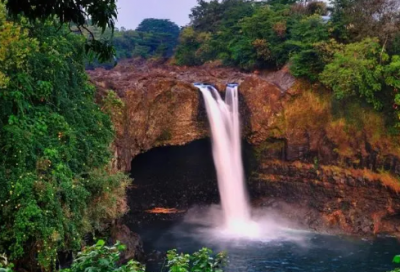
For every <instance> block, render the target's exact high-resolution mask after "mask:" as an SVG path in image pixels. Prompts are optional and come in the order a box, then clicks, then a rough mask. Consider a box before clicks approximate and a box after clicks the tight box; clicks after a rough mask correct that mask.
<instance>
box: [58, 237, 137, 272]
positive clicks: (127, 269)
mask: <svg viewBox="0 0 400 272" xmlns="http://www.w3.org/2000/svg"><path fill="white" fill-rule="evenodd" d="M123 250H125V246H124V245H121V244H120V243H117V244H115V245H114V246H111V247H109V246H106V245H105V242H104V241H103V240H99V241H98V242H97V243H96V244H95V245H93V246H89V247H86V248H84V249H83V250H82V251H81V252H79V253H78V255H77V257H76V258H75V259H74V262H73V264H72V266H71V268H69V269H64V270H61V271H60V272H89V271H95V272H144V271H145V267H144V266H143V265H141V264H140V263H139V262H136V261H133V260H130V261H128V263H127V264H125V265H118V261H119V258H120V252H121V251H123Z"/></svg>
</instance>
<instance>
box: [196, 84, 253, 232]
mask: <svg viewBox="0 0 400 272" xmlns="http://www.w3.org/2000/svg"><path fill="white" fill-rule="evenodd" d="M195 86H196V87H198V88H199V89H200V91H201V93H202V94H203V97H204V100H205V104H206V111H207V115H208V119H209V123H210V127H211V134H212V147H213V158H214V163H215V167H216V170H217V178H218V187H219V193H220V196H221V204H222V208H223V211H224V215H225V224H226V226H225V228H226V230H227V231H229V232H233V233H235V234H240V235H246V234H250V233H249V232H252V234H255V233H254V232H256V230H255V228H256V225H255V223H253V222H252V221H251V218H250V208H249V204H248V199H247V194H246V191H245V187H244V172H243V163H242V154H241V138H240V122H239V94H238V87H237V85H234V84H230V85H228V86H227V89H226V94H225V101H223V100H222V98H221V96H220V94H219V93H218V91H217V90H216V89H215V88H214V87H213V86H209V85H202V84H195Z"/></svg>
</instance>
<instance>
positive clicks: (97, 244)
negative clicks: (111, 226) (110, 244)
mask: <svg viewBox="0 0 400 272" xmlns="http://www.w3.org/2000/svg"><path fill="white" fill-rule="evenodd" d="M105 244H106V242H104V240H101V239H100V240H98V241H97V243H96V246H100V247H102V246H104V245H105Z"/></svg>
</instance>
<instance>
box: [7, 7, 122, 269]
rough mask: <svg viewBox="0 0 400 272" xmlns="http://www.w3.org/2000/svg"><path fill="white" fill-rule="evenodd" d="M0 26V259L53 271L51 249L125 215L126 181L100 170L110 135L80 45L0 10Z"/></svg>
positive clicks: (63, 32)
mask: <svg viewBox="0 0 400 272" xmlns="http://www.w3.org/2000/svg"><path fill="white" fill-rule="evenodd" d="M11 2H12V1H11ZM0 29H1V31H0V44H1V47H0V106H1V110H0V128H1V129H0V150H1V152H2V154H3V155H2V156H0V187H1V188H2V190H1V191H0V205H1V209H0V218H1V220H0V252H5V253H6V254H7V255H8V256H9V257H10V259H11V260H13V261H16V262H15V264H16V265H17V266H18V265H27V264H29V263H39V265H40V266H41V267H42V269H43V270H51V267H52V266H53V265H54V263H55V259H56V254H57V251H60V250H70V249H79V248H80V247H81V244H82V237H83V235H84V234H86V233H88V232H93V231H95V230H99V229H102V227H104V225H105V224H106V223H107V222H108V221H109V220H111V219H113V218H115V217H117V216H119V215H121V214H122V213H123V212H124V211H125V210H126V204H125V202H124V193H125V188H126V186H127V185H128V184H129V180H128V179H127V178H126V177H125V175H122V174H119V173H110V171H109V170H107V169H106V166H107V163H108V161H109V159H110V152H109V145H110V143H111V141H112V139H113V135H114V133H113V129H112V123H111V120H110V117H109V116H108V115H107V114H105V113H103V112H102V111H101V109H100V107H99V106H98V105H97V104H95V103H94V88H93V86H91V85H90V84H89V83H88V78H87V75H86V74H85V70H84V58H85V40H84V38H83V37H82V36H79V35H76V34H73V33H71V32H70V31H69V30H68V29H65V28H63V27H62V28H61V29H58V27H57V26H54V23H53V22H49V21H46V22H45V23H42V24H37V25H36V24H35V25H34V24H32V23H29V22H28V21H26V20H25V19H23V18H22V19H21V20H20V21H18V22H17V21H15V22H11V21H7V20H6V17H5V12H4V9H3V7H1V6H0ZM27 256H29V257H27ZM30 258H31V259H30ZM22 259H23V260H22Z"/></svg>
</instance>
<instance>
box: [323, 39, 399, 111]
mask: <svg viewBox="0 0 400 272" xmlns="http://www.w3.org/2000/svg"><path fill="white" fill-rule="evenodd" d="M398 67H399V57H398V56H393V57H390V56H389V55H388V54H387V53H386V52H385V50H384V49H383V48H382V46H381V45H380V44H379V42H378V40H377V39H370V38H367V39H365V40H363V41H361V42H359V43H352V44H348V45H345V46H344V47H342V49H339V50H338V51H337V52H336V53H335V54H334V57H333V60H332V62H331V63H329V64H328V65H326V66H325V69H324V71H323V72H322V73H321V76H320V78H321V82H322V83H324V84H325V85H326V86H328V87H329V88H331V89H332V90H333V92H334V93H335V95H336V97H337V98H338V99H345V98H348V97H351V96H359V97H362V98H364V99H365V100H366V102H368V103H370V104H372V105H373V106H374V108H375V109H381V108H382V107H383V105H385V104H386V101H383V100H382V99H380V97H381V96H382V95H383V96H385V97H386V95H385V93H382V94H380V93H381V92H382V91H384V92H388V91H389V90H388V89H387V87H391V88H392V90H393V88H396V89H397V88H399V87H400V86H399V80H398V79H399V73H398ZM389 97H392V99H391V100H392V101H389V103H393V96H392V95H389Z"/></svg>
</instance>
